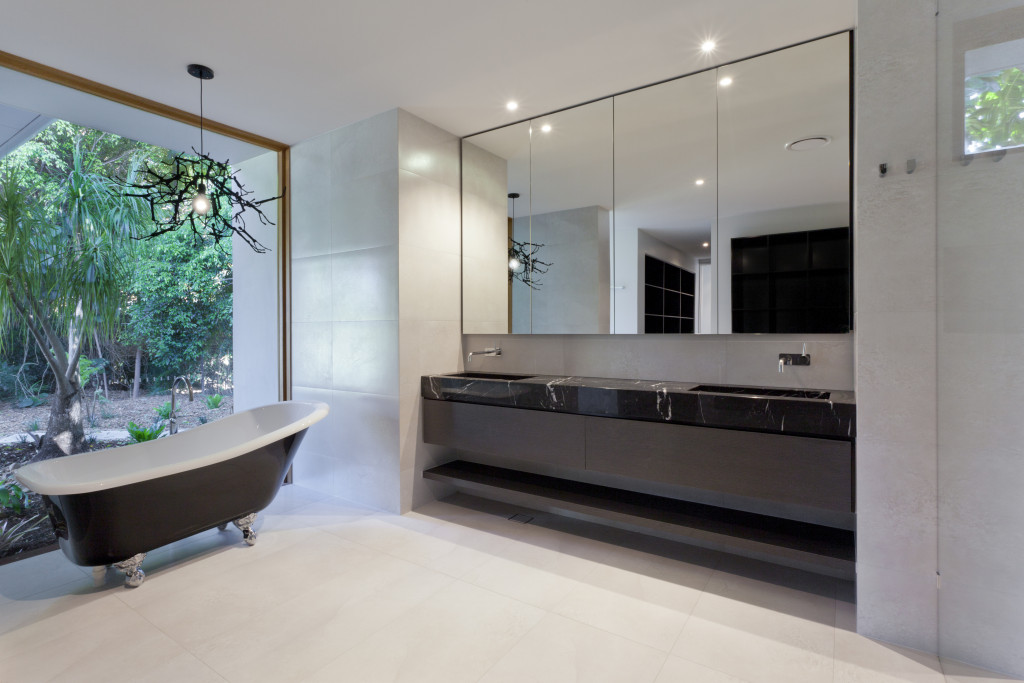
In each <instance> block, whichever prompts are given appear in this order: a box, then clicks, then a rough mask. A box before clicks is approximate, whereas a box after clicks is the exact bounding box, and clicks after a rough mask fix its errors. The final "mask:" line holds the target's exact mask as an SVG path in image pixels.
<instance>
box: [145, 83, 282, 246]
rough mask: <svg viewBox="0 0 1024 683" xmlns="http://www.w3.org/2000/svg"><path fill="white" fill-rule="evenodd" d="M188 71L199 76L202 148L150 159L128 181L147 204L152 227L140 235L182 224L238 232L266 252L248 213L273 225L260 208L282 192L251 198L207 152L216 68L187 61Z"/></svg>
mask: <svg viewBox="0 0 1024 683" xmlns="http://www.w3.org/2000/svg"><path fill="white" fill-rule="evenodd" d="M188 73H189V74H190V75H191V76H194V77H195V78H197V79H199V151H196V148H195V147H193V148H192V154H178V155H176V156H175V157H174V158H173V159H171V161H170V163H169V164H167V165H166V167H164V166H163V165H154V164H152V163H150V162H146V163H145V164H144V165H143V168H142V169H141V171H140V173H139V174H138V176H137V177H135V178H134V179H133V180H130V181H128V182H127V183H126V184H127V186H128V192H127V194H128V195H129V196H132V197H140V198H142V199H144V200H146V201H147V202H148V203H149V208H150V214H151V216H152V219H153V225H154V228H153V230H152V231H150V232H149V234H146V235H143V236H141V237H140V238H139V239H144V240H146V239H153V238H154V237H159V236H160V235H163V234H166V233H168V232H173V231H175V230H177V229H178V228H184V227H187V228H188V229H190V230H191V231H192V232H193V233H194V234H195V236H196V237H197V238H198V239H199V240H201V241H206V240H210V239H212V240H213V241H214V242H215V243H217V242H220V241H221V240H222V239H226V238H230V237H231V236H232V235H233V234H234V235H238V237H240V238H241V239H242V241H244V242H245V243H246V244H248V245H249V246H250V247H251V248H252V250H253V251H255V252H257V253H259V254H262V253H265V252H266V251H267V247H265V246H263V244H261V243H260V241H259V240H258V239H256V238H255V237H254V236H253V235H252V234H251V233H249V231H248V229H247V227H246V222H245V214H246V212H250V219H251V217H252V216H255V217H256V218H258V219H259V221H260V224H262V225H274V222H273V221H272V220H270V219H269V218H268V217H267V215H266V214H265V213H264V212H263V209H262V208H260V207H262V206H263V205H264V204H266V203H267V202H272V201H275V200H278V199H280V198H281V197H283V196H284V195H283V194H280V195H278V196H276V197H268V198H266V199H259V200H255V199H252V196H253V194H255V193H254V192H253V191H252V190H250V189H247V188H246V187H245V186H244V185H243V184H242V181H241V180H239V179H238V175H237V173H232V171H231V166H230V162H229V160H224V161H223V162H221V161H217V160H215V159H213V158H212V157H211V156H210V155H208V154H207V153H206V147H205V145H204V139H203V137H204V136H203V122H204V116H203V81H208V80H210V79H212V78H213V69H211V68H210V67H208V66H203V65H202V64H189V65H188Z"/></svg>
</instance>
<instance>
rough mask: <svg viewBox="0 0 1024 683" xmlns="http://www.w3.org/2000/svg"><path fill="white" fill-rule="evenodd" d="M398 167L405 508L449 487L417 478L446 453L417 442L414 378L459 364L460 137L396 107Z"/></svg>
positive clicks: (419, 431) (402, 500)
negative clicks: (397, 109)
mask: <svg viewBox="0 0 1024 683" xmlns="http://www.w3.org/2000/svg"><path fill="white" fill-rule="evenodd" d="M398 169H399V170H398V194H399V204H398V237H399V239H398V249H399V251H398V263H399V276H398V283H399V286H398V293H399V299H398V320H399V322H398V333H399V338H398V345H399V367H398V370H399V445H400V449H401V455H400V477H401V479H400V483H401V495H400V500H399V509H400V511H401V512H408V511H409V510H411V509H412V508H415V507H418V506H420V505H422V504H423V503H425V502H427V501H430V500H433V499H435V498H437V497H439V496H440V495H444V494H447V493H450V492H451V490H450V489H449V488H447V487H443V486H441V485H439V484H437V483H436V482H430V481H426V480H424V479H423V477H422V473H423V470H424V469H426V468H430V467H433V466H434V465H436V464H440V463H441V462H443V461H445V460H449V459H450V458H447V457H445V454H446V453H447V451H446V450H445V449H443V448H440V447H438V446H430V445H427V444H424V443H423V437H422V428H421V426H420V415H421V414H422V410H421V408H420V405H421V403H422V401H423V399H422V398H421V397H420V377H421V376H422V375H428V374H437V373H444V372H456V371H458V370H460V369H461V357H460V356H461V354H460V343H461V330H462V321H461V312H462V311H461V297H460V292H461V286H462V272H461V269H460V268H459V263H460V239H461V224H460V222H459V217H460V196H459V186H460V167H459V139H458V138H457V137H455V136H454V135H452V134H451V133H448V132H447V131H444V130H441V129H440V128H438V127H437V126H434V125H432V124H429V123H427V122H426V121H423V120H422V119H419V118H416V117H415V116H413V115H412V114H409V113H408V112H406V111H403V110H399V111H398ZM506 231H507V228H506ZM506 234H507V232H506ZM503 261H505V262H506V263H507V260H506V259H503ZM502 272H504V271H502Z"/></svg>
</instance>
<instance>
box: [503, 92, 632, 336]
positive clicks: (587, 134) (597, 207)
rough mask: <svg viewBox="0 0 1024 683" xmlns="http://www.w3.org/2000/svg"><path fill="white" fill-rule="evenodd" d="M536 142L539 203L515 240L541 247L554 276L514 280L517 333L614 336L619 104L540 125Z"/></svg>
mask: <svg viewBox="0 0 1024 683" xmlns="http://www.w3.org/2000/svg"><path fill="white" fill-rule="evenodd" d="M531 139H532V145H531V180H530V185H531V188H532V201H531V202H530V204H529V205H528V206H529V207H530V211H529V215H528V216H523V217H522V218H519V213H518V212H517V214H516V215H517V218H516V225H515V234H514V238H515V239H516V240H517V241H519V242H528V243H529V244H531V245H532V246H533V248H534V249H535V250H536V258H537V259H539V260H540V261H542V262H544V264H545V265H544V268H546V272H545V273H544V274H543V275H540V276H538V277H537V281H536V283H535V284H534V286H533V287H530V286H528V285H526V284H524V283H523V282H521V281H519V280H514V281H513V283H512V331H513V332H517V333H518V332H523V333H525V332H531V333H533V334H565V333H569V334H572V333H576V334H601V333H605V334H606V333H608V332H610V320H609V318H610V304H609V293H610V280H609V274H610V270H611V262H610V255H609V245H608V241H609V223H610V218H611V216H610V213H611V208H612V101H611V98H609V99H605V100H600V101H598V102H594V103H592V104H587V105H584V106H581V107H575V108H573V109H568V110H566V111H562V112H558V113H556V114H551V115H549V116H545V117H542V118H539V119H534V120H533V121H532V138H531ZM509 189H510V191H512V192H520V193H521V192H522V191H521V190H520V189H519V188H513V187H511V186H510V188H509ZM523 206H524V204H523V203H522V199H519V200H517V207H523ZM524 213H525V212H524Z"/></svg>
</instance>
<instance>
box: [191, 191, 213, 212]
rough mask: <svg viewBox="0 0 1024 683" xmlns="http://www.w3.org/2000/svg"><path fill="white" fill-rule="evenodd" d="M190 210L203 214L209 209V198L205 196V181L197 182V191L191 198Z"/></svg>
mask: <svg viewBox="0 0 1024 683" xmlns="http://www.w3.org/2000/svg"><path fill="white" fill-rule="evenodd" d="M192 210H193V211H195V212H196V213H198V214H199V215H200V216H205V215H206V213H207V212H208V211H209V210H210V198H209V197H207V196H206V183H199V191H198V192H196V196H195V197H194V198H193V199H192Z"/></svg>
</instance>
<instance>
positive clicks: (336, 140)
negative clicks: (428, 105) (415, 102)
mask: <svg viewBox="0 0 1024 683" xmlns="http://www.w3.org/2000/svg"><path fill="white" fill-rule="evenodd" d="M328 135H329V136H330V146H331V147H330V154H331V166H330V173H331V177H332V178H333V182H334V184H335V185H338V184H347V181H350V180H354V179H357V178H365V177H366V176H371V175H377V174H378V173H384V172H385V171H391V170H393V169H395V168H397V166H398V110H397V109H391V110H389V111H386V112H384V113H382V114H377V115H376V116H371V117H370V118H368V119H363V120H362V121H358V122H356V123H353V124H351V125H348V126H345V127H343V128H338V129H337V130H333V131H331V132H330V133H329V134H328Z"/></svg>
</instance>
